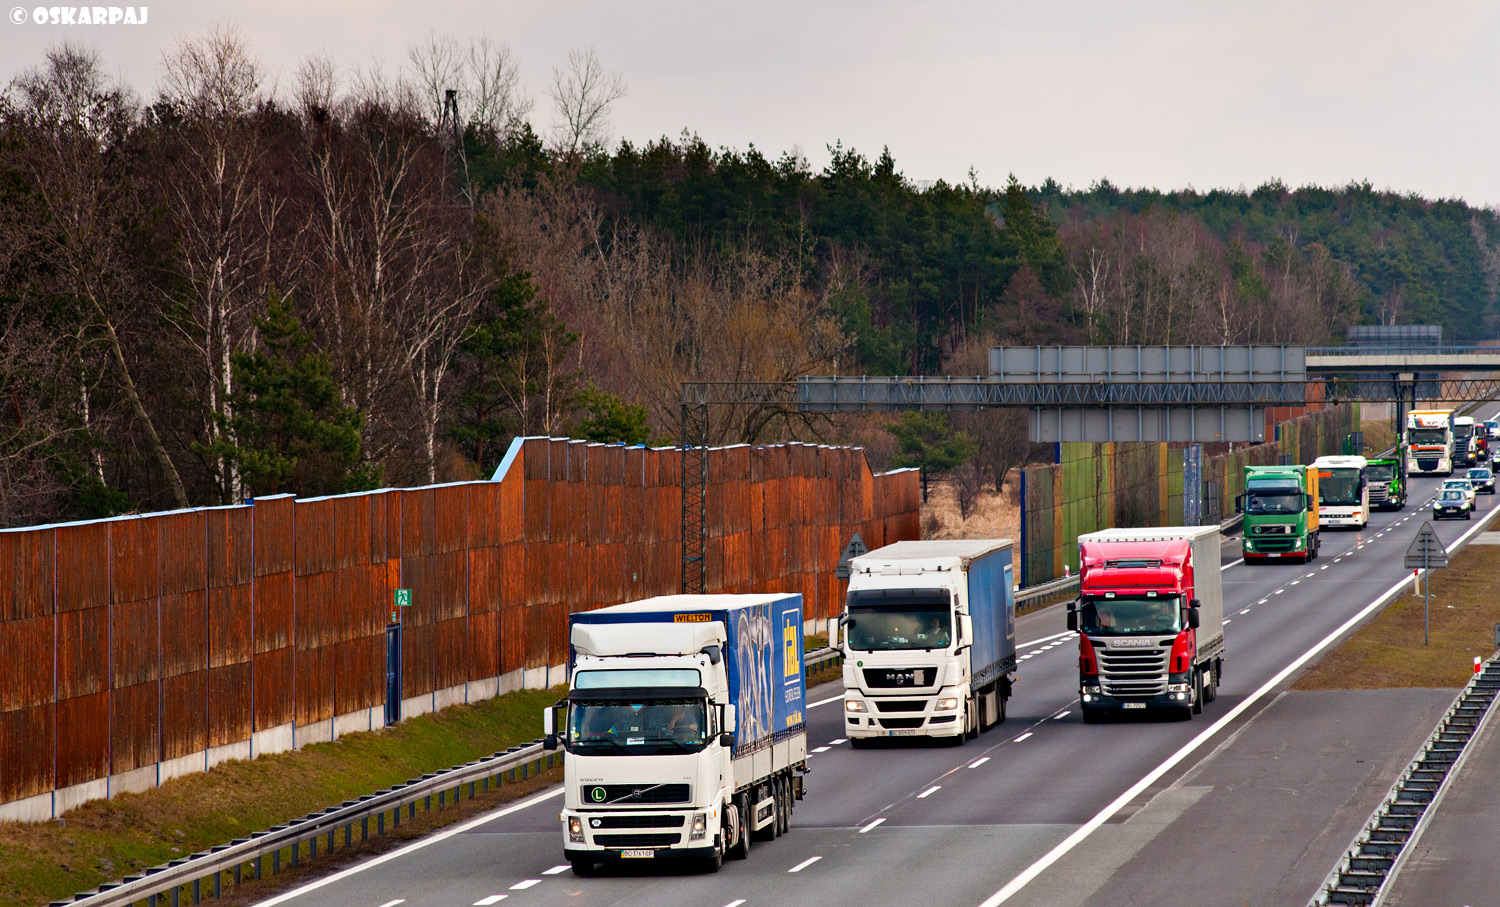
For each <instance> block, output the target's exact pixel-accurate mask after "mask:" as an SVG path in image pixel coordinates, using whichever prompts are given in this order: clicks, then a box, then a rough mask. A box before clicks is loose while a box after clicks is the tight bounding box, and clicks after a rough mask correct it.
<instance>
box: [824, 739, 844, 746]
mask: <svg viewBox="0 0 1500 907" xmlns="http://www.w3.org/2000/svg"><path fill="white" fill-rule="evenodd" d="M848 742H849V738H848V737H840V738H839V739H837V740H830V741H828V745H829V746H839V745H840V744H844V743H848Z"/></svg>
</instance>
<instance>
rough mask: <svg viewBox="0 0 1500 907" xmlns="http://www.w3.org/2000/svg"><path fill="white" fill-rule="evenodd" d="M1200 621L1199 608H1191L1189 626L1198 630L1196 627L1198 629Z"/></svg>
mask: <svg viewBox="0 0 1500 907" xmlns="http://www.w3.org/2000/svg"><path fill="white" fill-rule="evenodd" d="M1199 623H1200V619H1199V617H1198V609H1197V608H1192V609H1190V610H1189V611H1188V626H1189V627H1191V628H1193V629H1194V630H1196V629H1198V624H1199Z"/></svg>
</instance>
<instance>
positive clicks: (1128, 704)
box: [1120, 702, 1146, 709]
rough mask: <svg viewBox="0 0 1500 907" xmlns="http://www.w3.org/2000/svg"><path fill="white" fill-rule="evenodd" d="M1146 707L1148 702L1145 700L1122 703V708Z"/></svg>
mask: <svg viewBox="0 0 1500 907" xmlns="http://www.w3.org/2000/svg"><path fill="white" fill-rule="evenodd" d="M1145 707H1146V704H1145V703H1144V702H1122V703H1120V708H1122V709H1144V708H1145Z"/></svg>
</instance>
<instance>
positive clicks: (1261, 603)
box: [1256, 596, 1271, 605]
mask: <svg viewBox="0 0 1500 907" xmlns="http://www.w3.org/2000/svg"><path fill="white" fill-rule="evenodd" d="M1270 600H1271V598H1270V596H1267V597H1265V598H1263V599H1261V600H1260V601H1258V602H1256V604H1257V605H1264V604H1265V603H1266V602H1268V601H1270Z"/></svg>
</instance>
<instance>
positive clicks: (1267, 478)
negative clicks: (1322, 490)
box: [1235, 466, 1320, 564]
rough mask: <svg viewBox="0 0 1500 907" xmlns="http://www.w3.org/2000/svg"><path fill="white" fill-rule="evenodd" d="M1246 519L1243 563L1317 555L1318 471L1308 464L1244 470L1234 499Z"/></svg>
mask: <svg viewBox="0 0 1500 907" xmlns="http://www.w3.org/2000/svg"><path fill="white" fill-rule="evenodd" d="M1235 501H1236V504H1235V507H1236V509H1237V510H1239V511H1240V512H1241V513H1243V514H1244V515H1245V521H1244V525H1243V527H1242V529H1243V532H1242V533H1241V543H1240V544H1241V549H1242V551H1243V552H1244V555H1245V563H1247V564H1253V563H1264V562H1266V561H1272V560H1300V561H1302V562H1303V563H1306V562H1307V561H1310V560H1312V559H1313V558H1315V557H1317V556H1318V547H1319V544H1320V535H1319V531H1318V471H1317V470H1316V469H1313V468H1311V467H1309V466H1246V467H1245V491H1244V493H1243V494H1241V495H1240V496H1239V497H1238V498H1236V499H1235Z"/></svg>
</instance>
